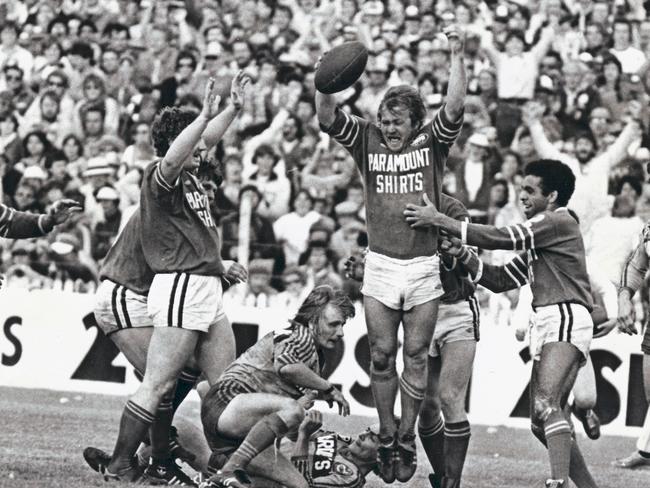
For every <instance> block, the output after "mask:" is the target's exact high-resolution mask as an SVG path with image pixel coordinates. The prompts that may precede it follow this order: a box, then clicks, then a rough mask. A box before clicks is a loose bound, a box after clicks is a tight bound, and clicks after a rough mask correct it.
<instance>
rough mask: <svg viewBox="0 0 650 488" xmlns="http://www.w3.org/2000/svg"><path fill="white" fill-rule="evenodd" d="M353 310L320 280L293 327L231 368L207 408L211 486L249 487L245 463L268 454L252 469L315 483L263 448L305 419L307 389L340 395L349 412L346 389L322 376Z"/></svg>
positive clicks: (296, 484) (292, 484)
mask: <svg viewBox="0 0 650 488" xmlns="http://www.w3.org/2000/svg"><path fill="white" fill-rule="evenodd" d="M353 316H354V306H353V305H352V302H351V301H350V299H349V298H348V297H347V296H346V295H345V294H344V293H343V292H341V291H335V290H334V289H332V288H331V287H329V286H319V287H317V288H315V289H314V290H313V291H312V292H311V293H310V294H309V295H308V296H307V298H306V299H305V301H304V302H303V304H302V305H301V306H300V309H299V310H298V312H297V314H296V316H295V317H294V319H293V320H292V322H291V325H290V327H289V328H288V329H285V330H282V331H279V332H271V333H269V334H267V335H266V336H264V337H263V338H262V339H260V340H259V341H258V342H257V343H256V344H255V345H254V346H252V347H251V348H250V349H248V351H246V352H245V353H244V354H242V355H241V356H240V357H239V358H238V359H237V360H236V361H235V362H234V363H232V364H231V365H230V366H229V367H228V368H227V369H226V371H225V372H224V373H223V375H221V377H220V378H219V380H218V381H217V383H216V384H215V385H214V386H212V388H211V389H210V391H209V392H208V393H207V395H206V397H205V399H204V400H203V405H202V408H201V420H202V422H203V429H204V431H205V435H206V438H207V440H208V444H209V445H210V448H211V449H212V451H213V455H212V460H211V465H212V466H213V467H220V470H219V471H218V472H217V473H216V474H215V475H214V476H212V477H211V478H210V479H209V480H208V482H207V483H206V486H212V487H234V488H244V487H246V485H247V484H248V482H249V480H248V476H247V473H246V472H245V470H246V469H247V467H248V466H249V464H250V462H251V460H252V459H253V458H256V457H258V456H260V457H261V458H262V459H268V461H266V462H265V463H262V462H260V461H261V460H262V459H261V458H258V463H257V465H262V466H263V469H262V470H257V469H256V470H254V469H253V468H254V466H251V467H250V470H249V471H250V473H251V474H255V475H258V476H263V477H266V478H268V479H270V480H272V481H276V482H278V483H281V484H283V485H285V486H287V487H289V488H303V487H307V486H309V485H308V483H307V481H306V480H305V478H304V477H303V476H302V475H301V473H300V471H298V470H297V469H296V468H295V467H294V466H293V465H292V464H291V462H289V460H288V459H286V458H285V457H284V456H282V455H279V454H278V455H277V457H276V456H275V455H274V453H273V452H266V453H264V452H263V451H265V450H266V449H267V448H268V447H270V446H271V445H272V444H273V442H274V441H275V440H276V439H279V438H281V437H283V436H284V435H285V434H287V432H289V431H290V430H292V429H295V428H297V427H298V426H299V425H300V424H301V422H302V421H303V419H304V417H305V408H306V407H307V406H309V403H310V402H304V401H303V402H299V399H300V398H301V397H303V396H304V394H305V393H306V392H307V391H308V390H317V391H318V392H320V397H321V398H322V399H324V400H327V401H330V402H336V403H337V404H338V406H339V413H340V414H342V415H348V414H349V413H350V407H349V405H348V402H347V401H346V400H345V398H344V397H343V394H342V393H341V392H340V391H339V390H338V389H336V388H335V387H334V386H333V385H331V384H330V383H329V382H328V381H327V380H325V379H323V378H322V377H321V371H322V368H323V350H324V349H332V348H334V347H335V346H336V344H337V343H338V342H339V341H340V340H341V339H342V338H343V325H344V324H345V322H346V321H347V320H348V319H349V318H351V317H353ZM267 456H268V457H267ZM224 459H227V461H225V463H223V461H224ZM221 463H223V465H222V466H218V465H219V464H221Z"/></svg>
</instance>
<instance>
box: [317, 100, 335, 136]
mask: <svg viewBox="0 0 650 488" xmlns="http://www.w3.org/2000/svg"><path fill="white" fill-rule="evenodd" d="M316 115H317V116H318V123H319V124H321V125H322V126H323V127H331V126H332V124H333V123H334V119H335V118H336V98H335V97H334V95H326V94H325V93H321V92H319V91H317V92H316Z"/></svg>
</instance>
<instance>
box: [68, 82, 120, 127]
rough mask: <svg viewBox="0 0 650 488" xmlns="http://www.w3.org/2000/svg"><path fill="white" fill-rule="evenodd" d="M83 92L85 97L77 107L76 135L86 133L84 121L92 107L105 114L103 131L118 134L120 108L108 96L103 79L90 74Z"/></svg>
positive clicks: (84, 84) (83, 86)
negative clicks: (85, 115) (86, 113)
mask: <svg viewBox="0 0 650 488" xmlns="http://www.w3.org/2000/svg"><path fill="white" fill-rule="evenodd" d="M82 90H83V97H82V98H81V100H79V101H78V102H77V105H76V106H75V125H76V127H75V131H76V133H77V134H82V133H85V130H86V129H85V127H84V125H83V123H82V120H83V117H84V114H85V112H87V111H88V109H89V108H90V107H93V108H94V109H96V110H97V111H101V112H103V113H104V120H103V122H102V127H103V131H104V132H105V133H106V134H116V133H117V129H118V126H119V122H120V120H119V117H120V113H119V107H118V105H117V102H116V101H115V100H114V99H113V98H111V97H109V96H107V94H106V86H105V84H104V80H103V79H102V77H100V76H98V75H97V74H95V73H89V74H88V75H87V76H85V77H84V79H83V84H82ZM86 135H87V134H86Z"/></svg>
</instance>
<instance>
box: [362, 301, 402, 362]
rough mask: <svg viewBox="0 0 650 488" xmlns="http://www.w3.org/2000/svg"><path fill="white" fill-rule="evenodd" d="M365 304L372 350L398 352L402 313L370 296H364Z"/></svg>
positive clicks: (389, 352) (388, 352)
mask: <svg viewBox="0 0 650 488" xmlns="http://www.w3.org/2000/svg"><path fill="white" fill-rule="evenodd" d="M363 306H364V311H365V317H366V325H367V327H368V340H369V341H370V349H371V351H373V350H376V349H380V350H381V351H383V352H385V353H387V354H395V353H397V329H398V327H399V324H400V322H401V318H402V317H401V316H402V313H401V312H400V311H398V310H393V309H391V308H389V307H387V306H386V305H384V304H383V303H381V302H380V301H379V300H377V299H375V298H373V297H369V296H365V297H364V299H363Z"/></svg>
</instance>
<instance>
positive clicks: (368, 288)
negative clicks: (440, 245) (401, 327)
mask: <svg viewBox="0 0 650 488" xmlns="http://www.w3.org/2000/svg"><path fill="white" fill-rule="evenodd" d="M361 293H363V295H365V296H369V297H372V298H375V299H377V300H379V301H380V302H381V303H383V304H384V305H386V306H387V307H388V308H392V309H393V310H410V309H412V308H413V307H415V306H416V305H421V304H423V303H426V302H428V301H430V300H435V299H436V298H440V297H441V296H442V295H443V294H444V291H443V290H442V283H441V282H440V259H439V258H438V256H437V255H436V256H419V257H417V258H412V259H395V258H390V257H388V256H384V255H383V254H378V253H376V252H372V251H369V252H368V254H367V255H366V265H365V271H364V276H363V286H362V287H361Z"/></svg>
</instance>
